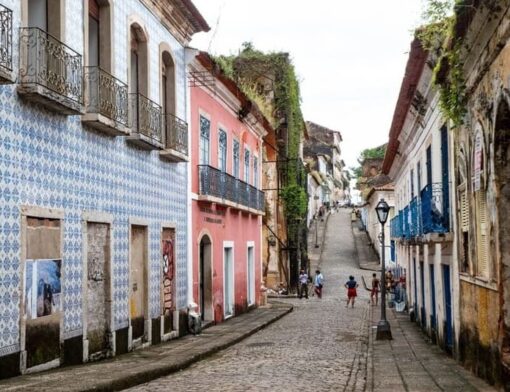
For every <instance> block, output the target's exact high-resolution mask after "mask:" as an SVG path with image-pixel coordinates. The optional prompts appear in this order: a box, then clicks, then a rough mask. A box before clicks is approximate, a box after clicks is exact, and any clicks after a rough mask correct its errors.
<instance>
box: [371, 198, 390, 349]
mask: <svg viewBox="0 0 510 392" xmlns="http://www.w3.org/2000/svg"><path fill="white" fill-rule="evenodd" d="M375 212H376V213H377V219H378V220H379V223H380V224H381V319H380V320H379V322H378V323H377V334H376V340H391V339H392V336H391V326H390V323H389V322H388V320H386V266H385V258H386V249H385V247H384V225H385V223H386V221H387V220H388V213H389V212H390V206H389V205H388V203H386V201H384V199H381V200H379V203H377V206H376V207H375Z"/></svg>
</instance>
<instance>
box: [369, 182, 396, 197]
mask: <svg viewBox="0 0 510 392" xmlns="http://www.w3.org/2000/svg"><path fill="white" fill-rule="evenodd" d="M394 190H395V185H394V184H393V183H390V184H386V185H382V186H377V187H372V189H370V191H369V192H368V194H367V198H366V199H367V200H370V198H371V197H372V195H373V194H374V193H375V192H393V191H394Z"/></svg>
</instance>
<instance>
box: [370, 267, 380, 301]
mask: <svg viewBox="0 0 510 392" xmlns="http://www.w3.org/2000/svg"><path fill="white" fill-rule="evenodd" d="M380 289H381V284H380V282H379V279H377V274H376V273H375V272H374V273H373V274H372V290H371V291H370V299H371V300H372V305H375V306H377V305H378V304H379V290H380ZM374 297H375V303H374Z"/></svg>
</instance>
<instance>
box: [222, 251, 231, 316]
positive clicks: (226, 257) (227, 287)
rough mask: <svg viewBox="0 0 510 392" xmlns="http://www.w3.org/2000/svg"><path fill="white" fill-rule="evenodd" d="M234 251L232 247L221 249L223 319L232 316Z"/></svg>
mask: <svg viewBox="0 0 510 392" xmlns="http://www.w3.org/2000/svg"><path fill="white" fill-rule="evenodd" d="M233 253H234V250H233V248H232V247H225V248H223V262H224V270H223V282H224V283H223V297H224V299H225V301H224V308H223V312H224V317H225V318H226V317H230V316H233V315H234V255H233Z"/></svg>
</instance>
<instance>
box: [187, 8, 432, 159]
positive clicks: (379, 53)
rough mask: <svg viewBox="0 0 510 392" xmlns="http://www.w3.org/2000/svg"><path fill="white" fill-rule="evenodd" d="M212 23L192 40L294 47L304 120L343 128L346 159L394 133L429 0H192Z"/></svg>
mask: <svg viewBox="0 0 510 392" xmlns="http://www.w3.org/2000/svg"><path fill="white" fill-rule="evenodd" d="M193 3H194V4H195V6H196V7H197V8H198V10H199V11H200V12H201V14H202V15H203V16H204V18H205V19H206V20H207V22H208V24H209V25H210V26H211V31H210V32H208V33H199V34H196V35H195V36H194V38H193V40H192V41H191V44H190V45H191V46H193V47H196V48H198V49H201V50H207V51H209V52H210V53H211V54H213V55H219V54H235V53H237V52H238V50H239V48H240V47H241V44H242V43H243V42H246V41H250V42H252V43H253V44H254V46H255V48H257V49H259V50H262V51H285V52H289V53H290V55H291V58H292V60H293V62H294V65H295V68H296V72H297V75H298V77H299V79H300V86H301V99H302V110H303V114H304V117H305V120H307V121H312V122H315V123H317V124H320V125H323V126H325V127H327V128H330V129H334V130H337V131H340V132H341V134H342V138H343V143H342V156H343V159H344V161H345V162H346V164H347V166H348V167H352V166H356V165H357V157H358V156H359V153H360V152H361V151H362V150H363V149H365V148H370V147H376V146H378V145H381V144H383V143H386V142H387V140H388V133H389V129H390V125H391V120H392V117H393V111H394V109H395V103H396V100H397V96H398V93H399V90H400V84H401V82H402V77H403V75H404V69H405V65H406V62H407V58H408V53H409V48H410V43H411V40H412V31H413V30H414V28H416V27H417V26H418V25H419V24H420V16H421V12H422V7H423V0H386V1H381V0H349V1H346V0H315V1H312V2H310V1H297V0H193Z"/></svg>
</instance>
